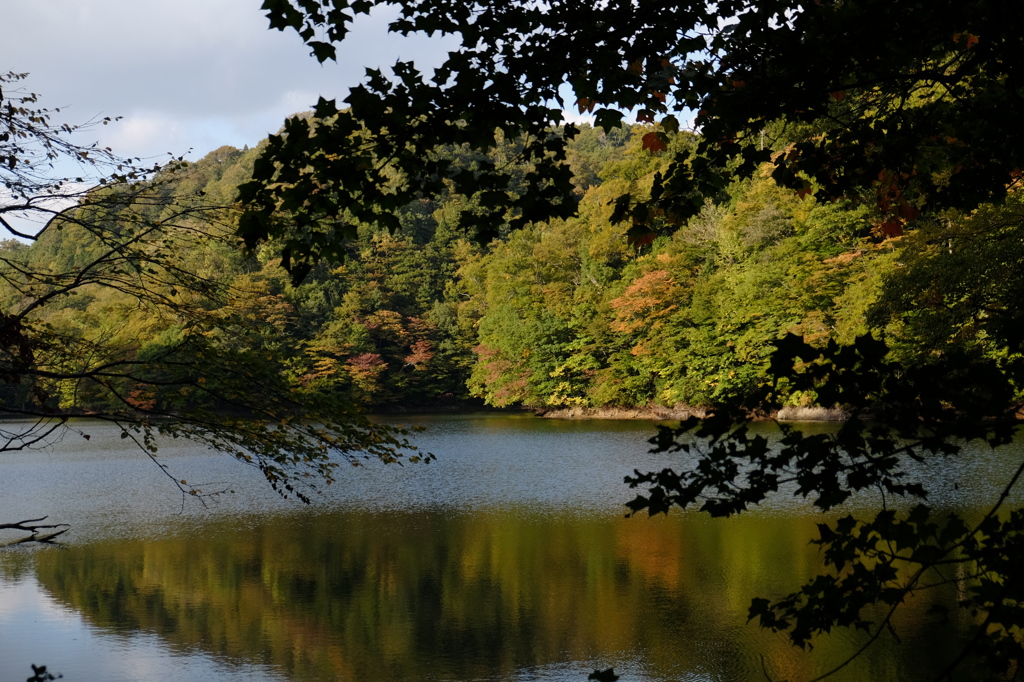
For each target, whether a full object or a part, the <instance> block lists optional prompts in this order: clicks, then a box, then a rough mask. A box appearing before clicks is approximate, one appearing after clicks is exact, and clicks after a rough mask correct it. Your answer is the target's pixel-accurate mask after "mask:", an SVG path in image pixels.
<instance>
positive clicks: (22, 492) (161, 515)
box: [0, 414, 1019, 682]
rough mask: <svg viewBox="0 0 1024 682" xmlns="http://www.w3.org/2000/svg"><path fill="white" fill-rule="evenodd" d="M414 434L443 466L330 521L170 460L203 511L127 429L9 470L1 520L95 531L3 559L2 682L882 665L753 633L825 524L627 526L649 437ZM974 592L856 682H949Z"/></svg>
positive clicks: (911, 609)
mask: <svg viewBox="0 0 1024 682" xmlns="http://www.w3.org/2000/svg"><path fill="white" fill-rule="evenodd" d="M401 421H402V422H403V423H407V424H414V425H419V426H424V427H425V428H426V430H425V431H423V432H422V433H419V434H417V435H416V436H414V441H415V442H416V443H417V444H419V445H420V446H421V447H422V448H423V449H425V450H428V451H431V452H434V453H435V454H436V455H437V456H438V459H437V461H435V462H432V463H429V464H417V465H406V466H394V465H390V466H384V465H374V466H365V467H360V468H352V469H345V470H343V471H341V472H340V474H339V476H338V481H337V483H336V484H335V485H333V486H330V487H329V488H328V489H327V490H326V491H325V493H324V494H323V495H321V496H317V497H315V498H314V500H313V504H312V505H311V506H305V505H302V504H301V503H297V502H294V501H285V500H281V499H279V498H278V497H277V496H276V495H275V494H274V493H273V492H272V491H271V490H270V489H269V486H267V485H266V484H265V483H264V482H263V480H262V478H261V477H260V475H259V473H258V472H257V471H254V470H253V469H251V468H249V467H245V466H243V465H241V464H239V463H237V462H235V461H234V460H232V459H230V458H228V457H226V456H223V455H218V454H217V453H213V452H210V451H207V450H204V449H201V448H197V447H195V446H192V445H190V444H188V443H183V442H179V441H171V442H169V443H167V444H166V445H163V446H162V447H161V450H160V455H161V460H162V461H163V462H164V463H166V464H167V465H169V467H170V470H171V471H172V473H173V474H174V475H175V476H176V477H177V478H185V479H188V480H189V481H190V482H192V481H198V482H202V483H203V484H206V485H203V486H202V487H204V488H206V489H213V488H224V489H233V490H234V491H235V492H234V493H233V494H226V495H224V496H222V497H220V498H218V500H217V501H215V502H213V503H212V504H210V505H209V506H208V507H203V506H202V505H199V504H196V503H195V502H194V501H192V500H188V501H184V502H183V500H182V497H181V495H180V494H179V493H178V491H177V490H176V489H175V488H174V487H173V486H172V485H171V484H170V482H169V481H168V480H167V479H166V478H165V477H164V475H163V474H162V473H161V472H160V471H159V470H158V468H157V467H156V466H155V465H154V464H153V463H152V462H150V461H149V460H148V459H146V458H145V457H144V456H143V455H141V453H139V452H138V451H137V450H135V449H133V446H131V445H130V444H129V443H128V442H126V441H124V440H122V439H120V438H119V437H118V434H117V432H116V430H114V429H112V428H111V427H109V426H106V425H102V424H91V423H88V422H80V423H78V424H76V428H78V429H80V430H81V431H83V432H85V433H88V434H89V435H90V436H91V438H90V439H88V440H86V439H84V438H83V437H81V436H80V435H78V434H76V433H74V432H68V433H66V434H65V436H64V437H63V439H62V440H61V441H60V442H58V443H56V444H54V445H53V446H52V447H49V448H47V449H44V450H41V451H36V452H28V453H8V454H5V455H3V456H2V458H0V476H2V481H3V483H2V485H3V496H2V498H0V520H2V521H13V520H20V519H25V518H32V517H37V516H44V515H49V516H50V519H51V520H52V521H55V522H68V523H70V524H72V529H71V531H70V532H69V533H67V534H66V535H65V536H64V540H65V541H64V542H63V544H62V546H59V547H42V548H30V547H23V548H16V549H8V550H5V551H0V679H2V680H18V679H25V678H26V677H28V676H29V675H30V674H31V670H30V668H29V664H30V663H36V664H39V663H45V664H46V665H47V666H48V667H49V668H50V670H52V671H54V672H59V673H62V674H63V675H64V677H65V679H67V680H69V681H74V682H88V681H92V680H96V681H100V680H103V681H104V682H110V681H115V682H116V681H119V680H125V681H127V680H171V679H173V680H210V679H225V680H235V679H237V680H243V679H244V680H351V681H352V682H355V681H359V682H363V681H370V682H375V681H378V680H380V681H384V680H398V681H404V680H409V681H412V680H417V681H419V680H430V681H433V680H436V681H442V680H444V681H469V680H480V681H484V680H487V681H491V680H494V681H498V680H522V681H527V680H529V681H534V680H536V681H548V680H550V681H552V682H554V681H558V682H562V681H566V682H568V681H572V682H586V679H587V674H588V673H589V672H591V671H593V670H594V669H596V668H601V669H603V668H608V667H612V666H614V668H615V670H616V672H617V673H618V674H620V675H621V680H622V682H653V681H662V680H665V681H667V680H694V681H696V680H702V681H703V680H764V679H766V678H765V674H766V673H767V675H769V676H770V678H771V679H773V680H782V679H786V680H799V679H809V678H813V677H815V676H816V675H817V674H820V673H821V672H824V671H825V670H827V669H829V668H830V667H832V666H834V665H835V664H837V663H838V662H840V661H842V660H843V659H844V658H846V656H848V655H849V654H850V653H851V652H852V651H854V650H855V649H856V648H857V647H858V646H859V645H860V644H861V643H862V642H863V641H864V638H863V634H855V633H849V632H845V631H843V632H838V633H835V634H833V635H832V636H830V637H823V638H819V639H818V640H817V641H816V643H815V647H814V649H813V651H809V652H807V651H801V650H798V649H793V648H792V647H790V646H789V645H788V644H787V640H786V639H785V636H784V635H782V634H773V633H770V632H765V631H761V630H760V629H759V628H758V627H756V626H755V625H753V624H748V623H747V622H746V613H747V608H748V606H749V604H750V599H751V597H754V596H764V597H778V596H782V595H784V594H786V593H788V592H791V591H794V590H796V589H797V588H798V587H799V586H800V584H801V583H802V582H803V581H805V580H806V579H808V578H809V577H811V576H813V575H815V574H816V572H817V571H818V570H819V569H820V560H819V557H818V555H817V553H816V551H815V548H814V547H813V546H809V545H808V540H809V539H810V538H811V537H815V536H816V530H815V529H816V524H817V523H818V522H820V521H821V520H822V518H821V517H820V515H817V514H816V513H815V512H814V511H813V510H811V509H810V508H809V506H808V505H806V504H804V503H802V501H799V500H793V499H790V498H784V499H779V500H775V501H773V502H772V504H770V505H767V508H765V509H762V510H758V511H757V512H755V513H751V514H745V515H743V516H741V517H738V518H735V519H725V520H721V519H719V520H712V519H709V518H706V517H705V516H701V515H700V514H697V513H673V514H672V515H670V516H669V517H667V518H665V517H660V518H657V519H648V518H646V517H637V518H624V516H623V513H624V511H625V508H624V507H623V503H624V502H625V501H626V500H628V499H630V498H631V497H632V495H631V494H630V491H629V490H628V488H627V487H626V486H625V485H623V483H622V478H623V476H625V475H626V474H628V473H631V472H632V471H633V469H634V468H639V469H641V470H645V469H647V468H651V469H654V468H662V467H665V466H670V465H672V464H677V463H678V460H676V459H675V458H676V457H678V456H677V455H672V456H669V455H654V454H651V453H649V452H647V450H648V447H649V446H648V445H647V443H646V439H647V438H648V437H650V436H651V435H652V434H653V427H652V425H651V424H650V423H645V422H621V421H581V422H571V421H562V420H544V419H537V418H534V417H532V416H527V415H507V414H500V415H496V414H453V415H433V416H409V417H403V418H402V420H401ZM764 428H766V429H768V428H770V427H768V426H765V427H764ZM816 428H830V427H816ZM996 454H997V455H998V456H996V455H993V454H991V453H985V452H980V451H979V452H974V453H972V456H971V457H965V458H960V459H955V460H949V461H948V462H944V463H943V466H941V467H931V468H928V469H925V470H923V471H922V474H923V475H924V476H925V477H926V478H928V480H929V484H930V486H931V487H932V489H933V490H934V491H935V493H934V494H935V499H936V501H937V502H938V503H939V504H941V505H945V506H948V507H956V508H958V509H960V510H962V511H963V510H970V509H971V508H973V507H976V506H978V505H980V504H981V503H983V502H984V501H986V500H990V499H993V498H994V494H995V493H993V491H992V488H993V486H994V485H996V484H997V483H998V481H1000V480H1001V477H1002V476H1003V475H1004V474H1005V472H1006V471H1007V470H1008V468H1009V467H1011V466H1012V465H1013V461H1012V460H1013V458H1014V456H1015V455H1016V456H1019V449H1018V450H1016V451H1013V450H1010V451H1007V452H999V453H996ZM870 503H871V500H870V499H862V500H859V501H858V502H857V503H856V504H862V505H866V504H870ZM955 591H956V590H955V587H950V590H949V591H947V592H945V593H936V594H928V595H923V596H921V597H917V598H915V599H914V600H912V601H911V602H910V603H909V604H907V606H906V608H905V609H904V613H903V614H902V615H901V616H900V618H899V619H898V620H897V621H896V624H895V630H896V633H897V635H898V641H897V639H896V638H894V637H892V636H889V635H886V636H884V637H883V638H882V639H881V640H880V641H879V642H878V643H877V644H876V646H874V647H873V648H872V649H870V650H869V651H868V653H867V654H865V655H864V656H862V657H860V658H859V659H857V660H856V661H855V662H854V663H852V664H851V665H850V666H848V667H847V668H845V669H844V670H843V671H842V672H841V673H840V674H838V675H837V676H836V677H834V678H833V679H839V680H866V679H871V680H914V679H925V678H927V676H928V672H929V671H935V670H937V669H938V668H939V667H940V666H941V664H942V663H943V662H944V661H945V660H946V658H947V657H948V656H949V655H950V653H951V651H952V649H953V647H954V646H955V643H956V641H957V637H958V633H959V632H960V629H961V628H962V627H963V626H964V625H966V624H967V621H966V620H964V618H966V616H965V615H964V614H961V613H959V612H958V611H957V610H956V608H955V600H956V594H955ZM935 604H939V605H944V606H947V607H950V608H951V611H952V613H951V615H950V616H949V618H948V619H943V618H941V617H939V616H937V615H936V613H935V612H934V610H933V609H932V608H931V607H932V606H933V605H935Z"/></svg>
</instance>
